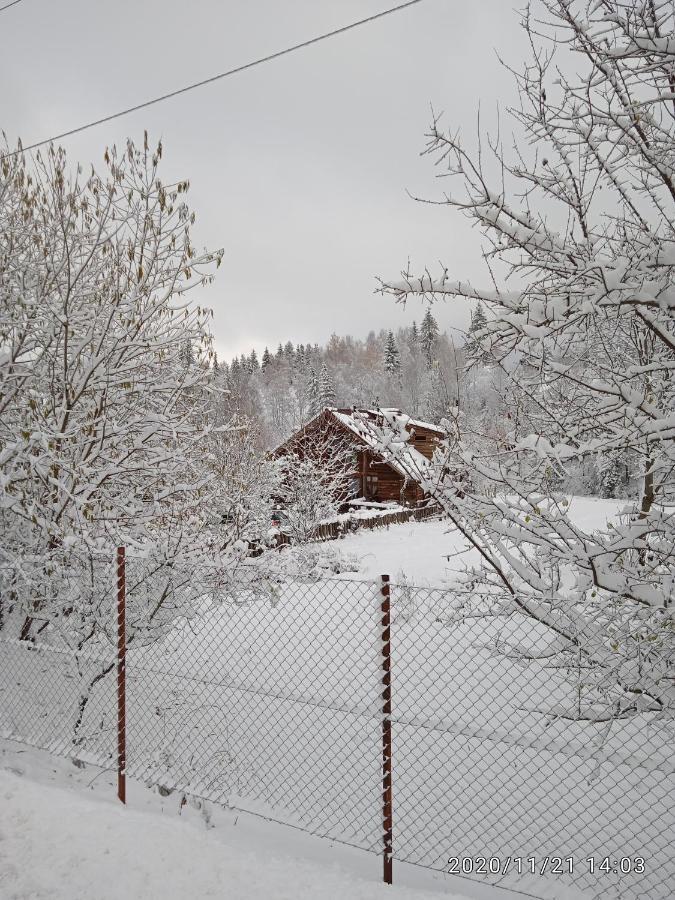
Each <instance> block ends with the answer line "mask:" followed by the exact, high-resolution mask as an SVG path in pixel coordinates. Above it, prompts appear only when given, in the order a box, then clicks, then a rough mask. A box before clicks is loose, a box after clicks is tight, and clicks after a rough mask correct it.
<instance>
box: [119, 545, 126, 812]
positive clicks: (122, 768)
mask: <svg viewBox="0 0 675 900" xmlns="http://www.w3.org/2000/svg"><path fill="white" fill-rule="evenodd" d="M125 607H126V559H125V550H124V547H118V548H117V796H118V797H119V799H120V801H121V802H122V803H126V802H127V700H126V678H127V636H126V615H125V613H126V609H125Z"/></svg>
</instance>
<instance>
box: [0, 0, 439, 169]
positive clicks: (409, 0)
mask: <svg viewBox="0 0 675 900" xmlns="http://www.w3.org/2000/svg"><path fill="white" fill-rule="evenodd" d="M19 2H20V0H14V3H19ZM421 2H422V0H407V2H406V3H400V4H399V5H398V6H392V7H390V8H389V9H385V10H383V11H382V12H379V13H375V14H374V15H372V16H367V17H366V18H365V19H359V20H358V21H356V22H351V23H350V24H349V25H343V26H342V27H341V28H335V29H334V30H333V31H326V32H324V33H323V34H320V35H318V36H317V37H313V38H309V40H307V41H301V42H300V43H299V44H293V45H292V46H291V47H286V48H285V49H284V50H277V51H276V52H275V53H270V54H269V55H268V56H261V57H260V58H259V59H255V60H253V61H252V62H248V63H244V65H242V66H236V68H234V69H228V70H227V71H226V72H221V73H220V74H219V75H212V76H211V77H210V78H205V79H204V80H203V81H196V82H194V84H188V85H187V86H186V87H182V88H178V90H176V91H169V93H168V94H162V95H161V96H159V97H154V98H153V99H152V100H146V101H145V102H144V103H138V104H137V105H136V106H129V107H128V108H127V109H122V110H120V111H119V112H116V113H113V114H112V115H110V116H104V117H103V118H102V119H95V120H94V121H93V122H87V124H86V125H80V126H78V127H77V128H71V129H70V131H63V132H62V133H61V134H55V135H53V136H52V137H49V138H45V139H44V140H43V141H36V142H35V143H34V144H28V146H27V147H22V148H21V149H20V150H14V151H13V152H12V153H7V154H5V158H10V157H12V156H17V155H18V154H19V153H23V152H25V151H27V150H34V149H35V148H36V147H42V146H44V145H45V144H49V143H51V142H52V141H60V140H61V139H62V138H66V137H70V136H71V135H73V134H78V133H79V132H81V131H86V130H87V129H88V128H94V127H95V126H96V125H103V124H104V123H105V122H112V121H113V119H119V118H121V117H122V116H127V115H129V113H133V112H137V111H138V110H139V109H145V108H146V107H148V106H154V105H155V104H156V103H162V102H163V101H164V100H170V99H171V98H172V97H178V96H179V95H180V94H186V93H187V92H188V91H194V90H196V88H200V87H204V85H206V84H212V83H213V82H214V81H219V80H220V79H221V78H228V77H229V76H230V75H237V74H238V73H239V72H245V71H246V70H247V69H252V68H253V67H254V66H260V65H262V64H263V63H267V62H271V61H272V60H273V59H279V57H280V56H286V55H288V54H289V53H294V52H295V51H296V50H301V49H302V48H303V47H310V46H311V45H312V44H318V43H319V41H325V40H327V39H328V38H332V37H335V36H336V35H338V34H344V33H345V32H346V31H351V30H352V29H353V28H358V27H359V26H360V25H366V24H367V23H368V22H374V21H375V20H376V19H382V18H384V17H385V16H390V15H392V13H396V12H400V11H401V10H402V9H406V8H407V7H409V6H415V5H416V4H418V3H421ZM10 5H11V4H10ZM3 8H4V7H3Z"/></svg>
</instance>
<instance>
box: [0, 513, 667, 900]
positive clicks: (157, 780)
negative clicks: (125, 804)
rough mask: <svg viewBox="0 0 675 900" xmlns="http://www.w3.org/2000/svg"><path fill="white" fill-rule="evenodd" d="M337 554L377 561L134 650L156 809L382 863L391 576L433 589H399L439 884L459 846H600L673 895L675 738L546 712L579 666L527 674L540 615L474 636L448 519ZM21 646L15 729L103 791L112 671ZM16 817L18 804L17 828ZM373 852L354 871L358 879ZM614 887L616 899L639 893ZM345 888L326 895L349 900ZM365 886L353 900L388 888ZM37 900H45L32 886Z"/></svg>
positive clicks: (135, 698)
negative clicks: (666, 882)
mask: <svg viewBox="0 0 675 900" xmlns="http://www.w3.org/2000/svg"><path fill="white" fill-rule="evenodd" d="M620 505H621V504H619V503H617V502H616V501H601V500H593V499H584V500H578V501H575V504H574V513H573V514H574V516H575V518H576V520H577V521H578V522H580V523H583V524H587V525H596V524H597V525H604V524H605V521H606V520H607V518H608V517H611V516H613V515H615V514H616V511H617V509H618V508H619V506H620ZM336 546H338V547H339V548H340V550H341V551H343V552H345V553H349V554H356V555H357V556H358V557H359V558H360V565H361V570H360V571H359V572H358V573H355V574H353V575H350V574H347V575H345V576H344V577H346V578H349V579H351V581H350V583H348V584H345V582H344V581H343V580H339V579H332V580H320V581H317V582H313V581H308V582H305V583H297V582H295V583H294V582H287V583H281V584H279V585H278V588H277V589H276V590H275V592H274V593H273V594H271V595H270V596H268V597H263V598H258V599H253V600H248V599H247V598H245V597H244V598H242V601H241V602H235V603H230V604H226V605H220V604H218V605H213V606H211V607H210V608H208V609H205V610H204V615H203V616H201V617H199V618H198V619H195V620H193V621H192V622H186V623H183V624H182V625H180V626H178V627H177V628H176V629H175V630H174V631H173V632H172V633H171V634H170V635H168V636H167V637H166V639H165V640H163V641H161V642H159V643H157V644H154V645H152V646H149V647H145V648H143V647H135V648H132V649H130V651H129V655H128V660H127V662H128V676H127V708H128V717H127V737H128V766H129V773H130V776H131V777H130V783H131V785H132V787H134V786H135V788H137V789H138V792H137V797H138V798H145V799H147V797H148V796H150V795H151V796H152V797H155V798H157V796H158V795H157V793H155V792H156V791H157V790H158V789H160V788H161V790H162V791H163V792H164V793H165V794H166V796H167V800H166V804H167V806H168V807H169V808H171V809H172V810H173V812H174V814H175V813H176V812H177V808H178V804H179V801H180V798H181V796H182V795H183V792H186V793H187V795H188V796H190V797H192V798H193V800H196V799H197V798H201V801H207V805H208V806H209V807H210V808H211V809H212V810H213V818H214V820H215V818H216V813H217V815H218V816H222V815H224V814H225V812H226V813H227V815H228V816H239V815H242V820H243V818H247V819H250V818H251V816H249V815H248V814H249V813H250V814H253V816H265V817H267V819H271V820H274V821H275V822H283V823H286V824H287V825H291V826H293V827H292V828H290V829H288V828H286V829H284V828H280V826H279V825H271V824H270V823H269V822H268V823H267V824H268V825H269V827H270V828H273V829H274V828H276V829H277V830H276V831H271V832H267V833H266V834H265V838H264V841H263V844H264V846H265V847H266V848H267V847H268V846H270V844H274V843H275V841H276V839H277V838H276V835H281V834H282V833H283V834H300V836H301V838H302V839H303V840H307V841H312V840H313V841H314V843H316V844H321V845H322V846H324V847H326V846H332V845H333V842H336V843H335V845H334V849H335V850H336V852H337V851H339V852H340V853H343V852H349V853H352V852H353V853H357V851H352V850H351V849H350V848H347V847H344V846H342V845H341V844H340V843H337V842H346V843H348V844H351V845H353V846H354V847H359V848H362V849H364V850H370V851H371V853H369V854H362V856H363V857H365V858H366V859H367V860H368V861H369V862H368V865H369V866H371V868H370V869H368V872H372V867H373V866H376V865H377V862H378V857H377V856H376V855H375V854H379V852H380V849H381V818H380V817H381V795H380V790H381V780H380V779H381V730H380V729H381V683H380V679H381V669H380V666H381V625H380V607H379V604H380V599H381V598H380V596H379V593H378V586H377V583H375V584H373V581H375V582H376V576H378V575H379V574H381V573H388V574H390V575H391V577H392V580H393V582H394V583H395V584H396V583H397V582H398V583H400V582H402V581H404V579H405V580H407V581H408V582H409V583H413V584H421V585H425V584H426V585H428V586H429V589H422V590H420V591H411V590H409V589H408V588H406V587H405V586H404V587H398V586H395V587H394V588H393V589H392V615H393V626H392V653H393V658H394V663H393V667H394V676H393V680H394V698H393V732H394V748H395V750H394V760H393V766H394V797H395V840H394V848H395V853H396V856H397V859H402V860H408V861H409V862H411V863H416V864H417V866H425V867H430V868H431V869H434V870H436V871H435V873H434V874H433V877H434V878H437V879H439V880H440V881H439V883H440V884H442V885H443V886H444V887H445V889H446V890H448V889H449V884H450V883H449V882H448V881H447V875H445V874H444V873H443V869H444V868H447V865H446V864H447V860H448V858H449V857H450V856H451V855H453V854H454V855H457V854H459V855H461V856H466V857H469V856H475V855H477V854H484V855H487V856H491V855H493V854H495V855H496V854H502V853H504V852H507V853H509V854H511V855H514V856H522V857H527V856H529V855H531V854H536V855H537V856H546V855H547V854H548V855H551V854H553V855H562V856H563V857H566V856H570V855H574V856H575V858H577V859H578V860H579V861H583V860H584V859H585V857H586V856H587V855H588V853H589V852H593V853H595V854H601V851H602V855H604V854H606V853H612V854H614V855H616V856H626V855H632V856H638V855H647V851H648V852H649V854H650V859H651V867H650V872H649V876H648V882H644V881H640V879H637V878H635V877H632V878H631V889H632V890H633V891H636V890H637V891H638V893H637V894H634V896H638V895H639V896H644V897H651V898H658V900H662V898H663V900H665V898H666V897H668V896H669V895H668V893H663V890H662V886H663V882H662V880H661V876H660V875H659V872H664V871H665V870H666V869H667V868H668V865H669V863H668V859H669V853H670V850H669V846H668V838H667V836H666V833H667V831H668V829H674V830H675V820H674V819H673V816H674V813H673V810H672V808H670V807H669V801H668V797H669V793H668V792H669V791H670V792H671V793H670V796H672V792H673V791H675V770H674V769H673V765H672V755H671V753H670V746H671V745H670V743H669V737H668V735H667V734H666V733H665V731H664V730H663V729H662V728H659V727H653V723H650V722H649V721H647V720H646V719H645V720H644V721H643V720H642V717H636V718H635V719H634V720H632V721H631V722H628V723H623V724H617V725H616V726H615V728H613V729H612V731H611V733H610V732H609V731H606V730H605V729H604V728H603V727H602V726H601V725H600V724H599V725H598V726H597V727H596V726H595V725H593V724H586V725H584V724H583V723H578V722H569V721H565V720H564V719H558V718H555V717H554V719H553V720H552V719H551V718H550V717H549V716H547V715H545V711H542V706H545V704H546V703H549V702H553V701H554V700H555V701H557V702H559V703H562V702H563V701H564V700H565V698H566V696H567V694H568V692H569V690H570V687H569V684H568V683H567V681H566V679H565V672H564V671H557V670H551V669H550V668H549V667H547V665H546V661H545V660H543V661H542V662H539V661H538V660H534V661H531V662H530V663H528V664H527V665H525V664H523V663H522V661H521V660H519V659H517V658H508V657H507V656H504V654H499V653H495V652H494V647H493V645H494V643H495V641H498V640H502V639H503V638H508V637H510V638H512V639H516V640H517V641H519V642H522V641H525V642H527V643H529V644H530V645H531V646H532V647H535V646H536V645H537V642H538V641H540V640H541V638H542V636H541V635H540V634H539V632H538V631H537V629H536V628H533V626H532V623H530V622H525V621H521V620H520V619H518V617H514V618H512V619H511V620H509V622H508V624H506V623H503V622H500V621H499V620H495V621H492V622H485V621H473V622H469V623H463V624H461V625H456V624H454V625H453V624H452V623H451V621H450V619H449V618H448V616H447V612H448V610H449V609H451V607H452V604H453V602H454V598H453V594H452V592H449V591H442V590H438V589H437V587H436V586H442V585H443V582H444V579H445V577H446V575H447V570H449V569H452V568H457V567H459V566H461V564H462V557H461V556H458V555H457V551H459V550H461V549H462V547H461V543H460V541H459V540H458V536H457V534H456V532H450V533H449V532H448V528H447V525H446V523H443V522H438V521H436V522H434V521H431V522H425V523H419V524H405V525H398V526H391V527H390V528H389V529H382V530H379V531H373V532H360V533H358V534H355V535H352V536H349V537H347V538H345V539H344V540H342V541H339V542H331V544H329V545H327V547H336ZM448 556H450V557H451V558H450V560H448V559H447V557H448ZM0 649H1V650H2V652H1V653H0V738H1V737H3V736H4V737H5V738H8V739H14V741H18V740H20V741H23V742H24V743H30V744H33V745H35V746H39V747H47V748H49V749H51V750H52V752H53V753H59V754H63V755H65V756H69V757H72V758H74V759H75V761H76V763H77V765H78V766H80V767H81V766H86V772H87V777H88V778H90V779H93V780H94V781H95V783H96V784H99V785H100V784H101V783H103V782H104V780H105V778H106V777H107V774H106V773H105V772H104V773H103V777H102V779H99V776H98V775H97V774H96V772H97V768H96V767H97V766H98V767H102V768H103V769H106V768H108V769H109V768H110V767H111V766H113V765H114V753H115V714H116V704H115V693H114V673H112V674H111V675H110V676H108V677H106V678H105V679H103V680H102V681H100V682H98V683H97V684H96V687H95V688H94V689H93V690H92V694H91V701H90V703H89V705H88V706H87V709H86V714H85V718H84V721H83V725H82V727H81V729H80V730H79V732H78V737H77V741H76V740H74V731H73V727H74V721H75V718H76V714H77V707H78V701H79V698H80V696H81V691H82V690H83V688H86V685H87V683H88V682H89V681H90V680H91V678H92V676H94V675H95V674H96V672H97V671H99V670H100V666H101V662H102V661H101V660H97V659H96V658H91V659H90V658H84V657H81V658H79V659H78V660H77V665H75V660H74V659H73V658H71V657H72V654H71V655H68V654H64V653H55V652H54V651H53V650H50V649H49V648H45V649H42V650H40V649H38V648H33V647H31V646H27V645H26V644H25V643H21V642H18V641H17V642H6V643H5V644H4V645H3V647H2V648H0ZM19 686H20V690H17V687H19ZM15 746H16V745H15ZM1 749H2V745H1V742H0V751H1ZM27 752H29V753H34V752H36V751H32V750H31V751H27ZM0 759H1V757H0ZM64 765H67V766H70V769H71V772H72V771H76V772H78V773H79V772H80V769H79V768H77V769H74V767H73V766H72V763H67V764H66V763H64ZM0 767H1V762H0ZM89 771H92V772H93V775H89V774H88V773H89ZM97 779H99V780H97ZM0 790H1V789H0ZM109 793H112V788H111V789H110V791H109ZM132 805H135V804H132ZM141 805H142V802H141ZM228 807H229V809H228ZM233 809H236V810H238V812H236V813H234V812H233V811H232V810H233ZM224 811H225V812H224ZM5 814H6V813H5V810H4V809H2V806H1V805H0V831H2V830H3V824H2V823H3V818H4V816H5ZM209 817H211V813H209ZM654 823H658V827H659V830H658V834H655V833H653V828H654ZM230 824H231V821H230ZM146 827H147V826H146ZM5 830H6V829H5ZM241 831H242V828H241V827H240V828H239V832H238V833H241ZM302 831H304V832H309V833H310V834H312V835H319V836H322V837H324V838H326V839H327V840H324V841H317V840H316V839H313V838H309V837H308V836H307V835H306V834H304V833H302ZM231 836H232V833H231V831H228V833H227V839H228V840H229V839H230V837H231ZM282 839H283V840H285V838H282ZM250 843H251V844H252V846H253V849H254V850H255V847H256V843H255V841H252V842H250ZM131 846H133V843H132V844H131ZM588 848H595V849H591V850H590V851H589V850H588ZM645 848H646V849H645ZM244 849H245V850H246V852H247V853H248V852H249V851H250V850H251V847H245V848H244ZM2 852H3V851H2V842H0V854H1V853H2ZM204 852H206V851H204ZM14 855H15V854H12V856H14ZM254 857H255V853H254V854H253V858H254ZM167 858H168V859H172V858H173V857H172V856H171V855H169V856H168V857H167ZM175 858H177V859H182V857H179V856H176V857H175ZM253 858H252V859H251V863H250V864H251V866H252V867H253V868H255V867H256V864H255V862H254V861H253ZM360 858H361V857H359V859H360ZM200 859H201V857H200ZM228 859H229V857H228V856H227V854H225V855H224V857H223V864H224V865H225V864H226V863H227V860H228ZM354 860H356V857H350V858H349V865H348V868H349V870H350V871H358V865H360V863H357V865H356V867H354V866H352V864H351V863H352V862H353V861H354ZM397 865H399V863H398V862H397ZM279 866H280V867H281V868H280V869H279V870H278V871H281V870H282V868H283V865H282V863H279ZM403 868H404V869H405V868H409V867H405V866H404V867H403ZM218 871H220V870H218ZM415 871H420V872H422V874H424V875H425V876H427V875H428V876H429V877H431V873H430V872H423V870H421V869H420V870H418V869H415ZM1 874H2V872H1V871H0V875H1ZM513 874H514V873H511V874H510V875H509V879H508V882H504V880H502V884H504V883H508V884H509V885H510V886H511V887H513V888H514V889H516V888H517V889H518V890H527V891H529V892H530V893H531V895H532V896H544V895H545V894H546V895H547V896H550V897H556V898H559V897H563V896H570V894H569V892H570V891H573V890H576V889H578V888H583V889H590V890H597V887H598V885H597V878H596V879H595V880H594V879H591V878H585V877H583V872H577V873H575V875H578V876H579V877H575V879H574V880H573V881H572V883H570V879H567V878H565V879H562V880H561V879H557V878H553V879H549V878H539V877H537V878H533V879H532V878H530V879H529V881H530V882H532V883H528V881H527V879H522V878H512V875H513ZM134 877H135V876H134ZM138 877H140V875H139V876H138ZM181 877H182V876H181ZM233 877H234V876H233ZM261 877H262V876H261ZM303 877H304V876H303ZM307 877H308V878H309V877H310V876H309V875H308V876H307ZM336 877H337V876H336ZM275 878H276V879H277V880H281V875H279V874H278V875H276V876H275ZM603 881H604V882H605V884H606V886H607V888H608V890H609V891H610V892H611V891H614V890H620V889H621V888H622V887H623V886H624V885H620V884H618V883H616V879H614V881H613V882H612V879H611V878H604V879H603ZM0 883H2V882H0ZM181 883H182V882H181ZM237 883H239V882H237ZM300 883H301V885H304V884H305V883H306V882H305V881H302V880H301V882H300ZM464 884H466V890H464V889H463V885H464ZM460 885H461V887H462V890H461V893H466V894H469V895H471V896H474V897H478V896H482V897H487V896H490V897H491V896H492V894H491V893H489V894H486V893H483V894H482V895H481V894H480V893H478V894H477V893H475V891H479V892H480V891H483V892H485V891H488V892H492V891H493V890H494V888H491V887H490V886H489V885H488V884H486V883H485V880H483V881H482V883H477V884H476V883H474V882H468V881H462V882H460ZM412 886H414V887H417V885H416V884H414V885H412ZM423 886H424V887H426V885H423ZM432 886H433V885H432ZM372 887H373V890H374V891H376V890H379V887H377V885H376V884H375V883H373V885H372ZM303 889H304V888H303ZM452 889H457V886H456V884H452ZM17 890H18V889H17ZM21 890H23V887H21ZM257 890H258V895H260V894H262V895H266V896H286V895H285V894H273V893H269V892H266V890H265V889H264V888H262V887H260V885H258V889H257ZM330 890H332V888H331V887H329V888H327V889H325V890H324V888H323V887H322V889H321V891H320V893H321V894H325V895H326V896H341V895H340V893H339V889H338V888H336V889H335V890H336V891H337V892H336V893H333V894H331V893H330ZM359 890H360V888H359V887H358V885H357V886H356V887H355V888H354V889H353V890H352V889H351V888H350V889H348V890H347V893H345V894H344V896H349V897H352V896H354V897H359V896H370V895H368V894H363V893H361V894H360V893H358V891H359ZM364 890H365V888H364ZM640 890H642V894H639V891H640ZM666 890H667V889H666ZM194 893H195V892H194V891H191V892H190V895H194ZM317 893H318V892H317ZM203 895H204V896H209V894H208V893H204V894H203ZM16 896H21V897H24V896H28V897H32V896H35V897H41V896H42V895H41V894H30V892H29V891H28V890H27V889H26V891H25V892H24V893H21V891H20V890H18V893H17V894H16ZM55 896H57V897H58V896H59V895H55ZM68 896H69V897H71V896H72V897H77V896H79V895H78V894H76V893H74V892H70V893H69V895H68ZM82 896H84V895H82ZM88 896H91V895H88ZM96 896H99V895H96ZM100 896H101V897H107V896H116V895H107V894H101V895H100ZM131 896H133V892H132V893H131ZM145 896H152V895H151V894H148V893H146V894H145ZM159 896H167V897H172V896H173V895H172V894H166V895H162V894H160V895H159ZM228 896H242V897H248V896H249V895H248V894H241V895H236V894H234V895H231V894H228ZM251 896H253V895H251ZM289 896H290V895H289ZM292 896H299V897H302V896H310V894H303V893H302V892H301V891H298V890H294V891H293V893H292ZM372 896H379V894H378V893H373V894H372ZM495 896H502V897H504V896H505V895H504V894H499V895H495ZM607 896H610V894H608V895H607ZM612 896H613V895H612ZM626 896H629V895H628V894H627V895H626ZM0 897H3V900H4V895H2V892H1V890H0Z"/></svg>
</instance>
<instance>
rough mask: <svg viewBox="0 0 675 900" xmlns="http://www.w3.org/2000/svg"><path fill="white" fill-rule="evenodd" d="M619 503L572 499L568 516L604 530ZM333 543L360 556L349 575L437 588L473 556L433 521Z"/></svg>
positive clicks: (456, 537)
mask: <svg viewBox="0 0 675 900" xmlns="http://www.w3.org/2000/svg"><path fill="white" fill-rule="evenodd" d="M622 506H623V503H622V501H620V500H601V499H599V498H597V497H574V498H573V499H572V502H571V505H570V515H571V517H572V519H573V520H574V522H576V523H577V524H578V525H579V526H581V527H584V528H589V529H590V528H603V527H604V526H605V525H606V524H607V522H608V521H611V520H612V519H613V518H615V517H616V515H617V512H618V510H620V509H621V507H622ZM337 546H338V547H339V548H340V550H342V551H343V552H344V553H350V554H354V555H356V556H357V557H358V559H359V572H358V573H357V574H355V575H353V576H348V577H353V578H364V577H366V578H377V577H378V576H379V575H383V574H385V575H389V576H390V577H391V579H392V581H394V582H396V581H401V579H402V578H405V579H407V580H408V581H409V582H410V583H411V584H416V585H425V586H433V587H442V586H443V585H444V584H445V583H446V580H447V578H448V575H449V573H451V572H453V571H458V570H460V569H461V567H462V565H463V564H465V563H466V562H468V561H472V562H473V561H475V559H476V556H474V555H473V554H472V553H471V551H468V550H466V548H465V546H464V544H463V542H462V538H461V535H459V534H458V532H457V531H456V530H453V529H451V528H449V527H448V524H447V522H441V521H438V520H435V519H432V520H430V521H428V522H410V523H406V524H404V525H392V526H390V528H388V529H387V528H383V529H378V530H375V531H359V532H356V533H354V534H349V535H347V536H346V537H345V538H344V539H342V540H341V541H339V542H337ZM457 554H459V555H457ZM448 557H450V558H449V559H448Z"/></svg>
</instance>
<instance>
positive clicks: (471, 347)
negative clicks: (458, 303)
mask: <svg viewBox="0 0 675 900" xmlns="http://www.w3.org/2000/svg"><path fill="white" fill-rule="evenodd" d="M486 325H487V318H486V316H485V310H484V309H483V305H482V304H481V303H479V304H478V306H477V307H476V308H475V310H474V311H473V312H472V313H471V325H470V326H469V334H468V336H467V341H466V344H465V346H464V352H465V353H466V355H467V356H468V357H470V358H472V359H476V360H478V361H480V362H482V363H483V364H485V363H487V362H489V360H490V354H489V353H488V352H487V351H485V350H483V348H482V347H481V344H480V341H479V340H477V339H476V337H475V335H476V332H478V331H481V330H482V329H483V328H485V326H486Z"/></svg>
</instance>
